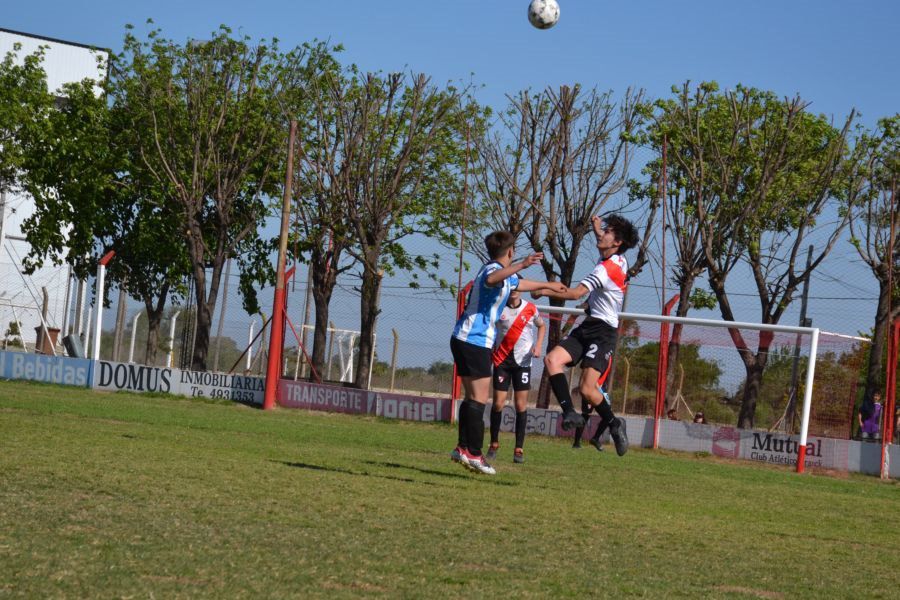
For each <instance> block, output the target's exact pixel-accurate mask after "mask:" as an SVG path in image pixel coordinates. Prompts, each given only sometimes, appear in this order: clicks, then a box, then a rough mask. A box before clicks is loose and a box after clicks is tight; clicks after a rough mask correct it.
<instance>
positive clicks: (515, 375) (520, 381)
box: [494, 355, 531, 392]
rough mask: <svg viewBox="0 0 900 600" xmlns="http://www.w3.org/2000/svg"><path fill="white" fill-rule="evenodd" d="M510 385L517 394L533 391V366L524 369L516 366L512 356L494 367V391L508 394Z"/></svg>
mask: <svg viewBox="0 0 900 600" xmlns="http://www.w3.org/2000/svg"><path fill="white" fill-rule="evenodd" d="M510 383H512V387H513V390H514V391H516V392H523V391H526V390H530V389H531V365H528V366H527V367H523V366H521V365H519V364H516V361H515V359H514V358H513V357H512V355H510V356H508V357H507V358H506V360H504V361H503V362H502V363H500V364H499V365H497V366H495V367H494V389H495V390H499V391H501V392H506V391H508V390H509V384H510Z"/></svg>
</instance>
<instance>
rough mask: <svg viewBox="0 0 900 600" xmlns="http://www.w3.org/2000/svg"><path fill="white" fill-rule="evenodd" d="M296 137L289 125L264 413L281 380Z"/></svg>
mask: <svg viewBox="0 0 900 600" xmlns="http://www.w3.org/2000/svg"><path fill="white" fill-rule="evenodd" d="M296 135H297V122H296V121H294V120H292V121H291V129H290V133H289V134H288V153H287V173H286V175H285V181H284V196H283V198H282V203H281V238H280V244H279V247H278V266H277V269H276V271H275V272H276V277H275V297H274V298H273V299H272V331H271V332H270V333H271V335H270V337H269V364H268V365H267V368H266V391H265V395H264V396H263V409H264V410H270V409H272V408H274V407H275V392H276V391H277V390H278V382H279V380H280V379H281V352H282V350H283V345H284V303H285V298H284V282H285V276H284V267H285V263H286V262H287V242H288V228H289V226H290V219H291V196H293V181H294V137H295V136H296Z"/></svg>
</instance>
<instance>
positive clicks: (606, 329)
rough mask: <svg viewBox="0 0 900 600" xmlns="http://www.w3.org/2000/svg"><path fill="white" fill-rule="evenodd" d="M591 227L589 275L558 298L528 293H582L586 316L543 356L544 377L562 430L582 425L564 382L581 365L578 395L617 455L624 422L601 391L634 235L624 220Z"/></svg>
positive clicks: (623, 445)
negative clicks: (593, 257)
mask: <svg viewBox="0 0 900 600" xmlns="http://www.w3.org/2000/svg"><path fill="white" fill-rule="evenodd" d="M591 225H592V227H593V229H594V235H595V236H596V238H597V249H598V250H599V251H600V255H601V259H600V262H598V263H597V266H596V267H594V269H593V271H591V273H590V274H589V275H588V276H587V277H585V278H584V279H583V280H582V281H581V283H579V284H578V285H577V286H574V287H572V288H569V289H568V290H567V291H566V292H564V293H562V294H557V293H553V292H549V293H548V292H544V293H542V292H533V293H532V295H533V296H534V297H540V296H542V295H544V296H550V297H554V298H561V299H564V300H577V299H579V298H581V297H583V296H584V295H585V294H588V300H587V302H588V308H587V317H586V318H585V320H584V322H582V324H581V325H579V326H578V327H576V328H575V329H574V330H573V331H572V332H571V333H570V334H569V335H568V336H566V338H565V339H563V340H562V341H561V342H560V343H559V345H557V346H556V347H555V348H553V349H552V350H551V351H550V352H549V353H548V354H547V356H546V358H544V366H545V368H546V369H547V373H548V374H549V375H550V387H551V389H552V390H553V393H554V394H555V395H556V399H557V400H558V401H559V404H560V406H561V407H562V409H563V423H562V426H563V429H566V430H568V429H572V428H573V427H576V428H577V427H584V417H583V416H582V415H580V414H578V413H577V412H576V411H575V408H574V407H573V406H572V398H571V395H570V393H569V382H568V381H567V380H566V373H565V370H566V367H567V366H572V365H575V364H578V363H581V368H582V371H581V383H580V388H579V389H580V390H581V397H582V398H584V399H586V400H587V401H588V403H589V404H590V405H591V406H592V407H593V409H594V410H595V411H597V414H598V415H600V417H601V418H602V422H601V424H600V427H601V428H605V427H606V426H608V427H609V433H610V436H611V437H612V439H613V443H614V444H615V446H616V453H617V454H618V455H619V456H622V455H623V454H625V452H626V451H627V450H628V437H627V435H626V432H625V421H624V420H622V419H618V418H616V417H615V415H614V414H613V411H612V406H611V405H610V403H609V401H608V400H607V399H605V397H604V394H603V392H602V388H603V387H604V384H605V383H606V379H607V377H609V371H610V366H611V365H612V355H613V352H614V351H615V348H616V337H617V335H618V326H619V311H621V310H622V303H623V302H624V300H625V289H626V287H627V285H628V284H627V272H628V263H627V262H626V261H625V257H624V256H622V254H624V253H625V252H626V251H627V250H629V249H631V248H633V247H634V246H636V245H637V242H638V233H637V229H635V227H634V225H632V224H631V222H630V221H628V220H626V219H624V218H623V217H621V216H619V215H610V216H608V217H606V218H605V219H602V220H601V219H600V217H597V216H595V217H593V219H591Z"/></svg>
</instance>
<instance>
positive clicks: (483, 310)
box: [453, 261, 519, 348]
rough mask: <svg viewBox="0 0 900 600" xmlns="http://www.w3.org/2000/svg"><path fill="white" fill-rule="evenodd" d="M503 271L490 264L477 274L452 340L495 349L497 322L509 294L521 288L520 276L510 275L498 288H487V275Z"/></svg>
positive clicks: (495, 263) (492, 262) (496, 263)
mask: <svg viewBox="0 0 900 600" xmlns="http://www.w3.org/2000/svg"><path fill="white" fill-rule="evenodd" d="M502 268H503V265H501V264H500V263H498V262H496V261H491V262H489V263H487V264H486V265H484V266H483V267H481V270H480V271H478V275H476V276H475V280H474V281H473V282H472V289H471V291H470V292H469V297H468V299H467V300H466V308H465V309H464V310H463V314H462V315H460V317H459V319H458V320H457V321H456V327H454V328H453V337H455V338H456V339H458V340H460V341H463V342H467V343H469V344H474V345H476V346H481V347H482V348H493V347H494V340H495V339H496V338H497V325H496V323H497V318H498V317H499V316H500V312H501V311H502V310H503V307H504V306H505V305H506V300H507V299H508V298H509V293H510V292H511V291H512V290H514V289H516V288H517V287H519V276H518V275H510V276H509V277H507V278H506V279H504V280H503V281H502V282H500V283H499V284H497V285H496V286H490V285H488V284H487V278H488V275H490V274H491V273H493V272H494V271H499V270H500V269H502Z"/></svg>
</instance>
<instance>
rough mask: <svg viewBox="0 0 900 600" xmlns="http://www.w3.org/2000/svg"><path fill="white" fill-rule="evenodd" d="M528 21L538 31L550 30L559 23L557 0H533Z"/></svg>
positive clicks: (529, 7) (529, 6)
mask: <svg viewBox="0 0 900 600" xmlns="http://www.w3.org/2000/svg"><path fill="white" fill-rule="evenodd" d="M528 20H529V21H531V24H532V25H534V26H535V27H537V28H538V29H550V28H551V27H553V26H554V25H556V22H557V21H559V4H557V3H556V0H531V4H529V5H528Z"/></svg>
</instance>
